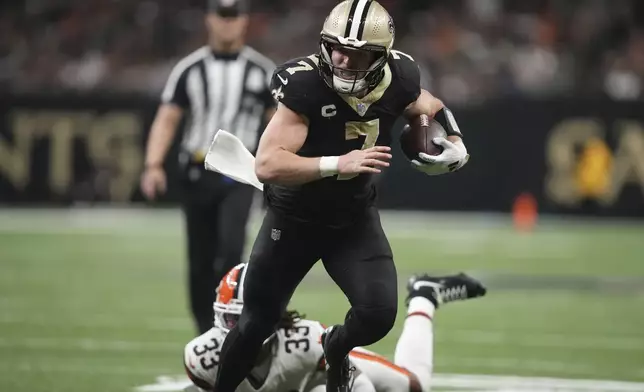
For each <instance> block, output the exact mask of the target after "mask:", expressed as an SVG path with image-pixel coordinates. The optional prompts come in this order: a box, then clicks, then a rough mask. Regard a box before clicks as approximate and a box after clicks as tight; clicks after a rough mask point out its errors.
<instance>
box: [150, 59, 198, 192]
mask: <svg viewBox="0 0 644 392" xmlns="http://www.w3.org/2000/svg"><path fill="white" fill-rule="evenodd" d="M185 71H186V70H185V69H183V70H179V69H176V68H175V70H173V72H172V73H171V74H170V77H169V78H168V82H167V83H166V86H165V88H164V90H163V94H162V103H161V105H160V106H159V110H158V111H157V114H156V116H155V118H154V122H153V123H152V128H151V129H150V135H149V137H148V143H147V148H146V153H145V169H144V171H143V175H142V177H141V191H142V192H143V195H144V196H145V197H146V198H147V199H150V200H153V199H155V198H156V196H157V195H158V194H162V193H164V192H165V191H166V187H167V178H166V174H165V171H164V170H163V162H164V161H165V156H166V154H167V153H168V150H169V149H170V145H171V144H172V141H173V140H174V137H175V135H176V133H177V128H178V126H179V122H180V121H181V117H182V116H183V112H184V110H185V109H186V108H187V107H188V106H189V104H190V103H189V99H188V94H187V91H186V86H185V84H186V75H187V73H186V72H185Z"/></svg>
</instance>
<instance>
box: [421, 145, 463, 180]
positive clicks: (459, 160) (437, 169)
mask: <svg viewBox="0 0 644 392" xmlns="http://www.w3.org/2000/svg"><path fill="white" fill-rule="evenodd" d="M433 142H434V143H435V144H438V145H439V146H441V147H443V152H442V153H441V154H440V155H435V156H434V155H428V154H425V153H423V152H421V153H419V154H418V158H419V159H418V160H416V159H414V160H412V161H411V163H412V165H413V167H414V168H416V169H417V170H420V171H422V172H423V173H425V174H427V175H430V176H438V175H441V174H445V173H450V172H453V171H456V170H458V169H460V168H462V167H463V166H465V164H466V163H467V161H468V160H469V159H470V154H468V153H467V149H466V148H465V144H463V142H462V141H458V142H456V143H454V142H451V141H449V140H447V139H445V138H444V137H436V138H434V139H433Z"/></svg>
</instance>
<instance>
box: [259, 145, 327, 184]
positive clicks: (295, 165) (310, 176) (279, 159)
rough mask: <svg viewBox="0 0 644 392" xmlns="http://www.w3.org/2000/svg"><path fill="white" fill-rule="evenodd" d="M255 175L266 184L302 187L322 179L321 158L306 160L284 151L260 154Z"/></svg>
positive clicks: (276, 150) (278, 150)
mask: <svg viewBox="0 0 644 392" xmlns="http://www.w3.org/2000/svg"><path fill="white" fill-rule="evenodd" d="M255 174H256V175H257V178H258V179H259V180H260V181H261V182H263V183H265V184H275V185H300V184H305V183H307V182H311V181H315V180H319V179H320V178H322V175H321V172H320V158H305V157H301V156H299V155H296V154H294V153H292V152H290V151H287V150H284V149H275V150H272V151H270V152H266V153H259V154H258V155H257V159H256V160H255Z"/></svg>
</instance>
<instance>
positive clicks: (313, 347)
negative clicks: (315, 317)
mask: <svg viewBox="0 0 644 392" xmlns="http://www.w3.org/2000/svg"><path fill="white" fill-rule="evenodd" d="M323 330H324V328H323V327H322V325H320V323H318V322H314V321H310V320H300V321H298V322H297V323H296V324H295V326H294V327H293V328H292V329H289V330H284V329H280V330H278V331H277V332H276V333H275V334H274V335H273V336H272V337H271V338H270V340H269V341H268V342H267V343H265V344H264V347H263V349H262V353H261V354H260V358H259V361H258V364H257V365H256V366H255V368H253V370H252V371H251V373H250V375H249V376H248V377H247V378H246V380H244V382H243V383H242V384H241V385H240V386H239V388H238V389H237V391H238V392H283V391H297V390H300V387H301V385H300V383H301V382H302V380H307V379H309V378H310V375H311V374H313V373H315V372H316V371H317V370H318V365H319V361H320V358H321V357H322V354H323V353H322V346H321V345H320V344H319V339H320V335H321V334H322V332H323ZM224 338H225V334H224V332H223V331H222V330H221V329H217V328H212V329H210V330H209V331H208V332H206V333H204V334H203V335H201V336H199V337H197V338H195V339H193V340H192V341H191V342H190V343H188V344H187V345H186V347H185V350H184V363H185V367H186V371H187V373H188V376H189V377H190V379H191V380H192V382H193V383H194V384H195V385H197V386H199V387H200V388H202V389H206V390H211V389H212V387H213V386H212V383H213V382H214V380H215V378H216V376H217V370H218V367H219V354H220V351H221V345H222V344H223V341H224Z"/></svg>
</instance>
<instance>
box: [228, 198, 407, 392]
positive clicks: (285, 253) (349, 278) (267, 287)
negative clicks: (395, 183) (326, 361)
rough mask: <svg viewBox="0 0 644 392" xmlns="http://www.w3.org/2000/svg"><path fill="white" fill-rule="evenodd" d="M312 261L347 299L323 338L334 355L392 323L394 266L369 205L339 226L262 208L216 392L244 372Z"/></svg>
mask: <svg viewBox="0 0 644 392" xmlns="http://www.w3.org/2000/svg"><path fill="white" fill-rule="evenodd" d="M318 259H322V261H323V263H324V267H325V269H326V271H327V272H328V274H329V275H330V276H331V278H332V279H333V280H334V281H335V283H336V284H337V285H338V286H339V287H340V288H341V289H342V291H343V292H344V294H345V295H346V296H347V298H348V299H349V302H350V303H351V309H350V310H349V312H348V313H347V315H346V319H345V323H344V325H343V326H341V327H340V328H339V332H338V333H337V334H334V335H332V336H334V341H332V342H330V343H329V345H332V346H333V349H332V350H329V352H331V351H332V352H333V355H334V356H335V357H336V358H335V360H339V359H341V358H344V356H345V355H346V354H348V353H349V351H350V350H351V349H353V348H354V347H356V346H366V345H370V344H372V343H375V342H377V341H379V340H380V339H382V338H383V337H384V336H385V335H386V334H387V333H388V332H389V330H390V329H391V328H392V327H393V325H394V321H395V319H396V310H397V303H398V298H397V280H396V269H395V266H394V263H393V258H392V252H391V248H390V246H389V242H388V240H387V238H386V236H385V234H384V232H383V230H382V226H381V224H380V217H379V214H378V211H377V210H376V209H375V208H370V209H368V210H367V211H366V212H365V215H364V217H363V218H362V219H361V220H359V221H358V222H357V223H355V224H354V225H353V226H349V227H346V228H342V229H331V228H326V227H319V226H315V225H310V224H302V223H295V222H293V221H289V220H287V219H285V218H283V217H282V216H280V215H278V214H277V213H275V212H273V211H271V210H270V209H269V211H268V212H267V214H266V217H265V218H264V222H263V224H262V227H261V229H260V231H259V233H258V235H257V239H256V240H255V244H254V246H253V251H252V254H251V257H250V262H249V266H248V272H247V275H246V279H245V282H244V308H243V312H242V315H241V317H240V320H239V323H238V324H237V326H236V327H235V328H234V329H233V330H231V332H230V333H229V334H228V336H227V337H226V340H225V342H224V345H223V347H222V352H221V362H220V368H219V374H218V379H217V383H216V384H215V390H216V391H217V392H233V391H234V390H235V388H236V387H237V385H239V383H241V382H242V381H243V379H244V378H245V377H246V376H247V374H248V372H250V370H251V368H252V367H253V364H254V362H255V359H256V358H257V355H258V353H259V351H260V349H261V347H262V344H263V342H264V340H265V339H266V338H268V337H269V336H270V335H271V334H272V333H273V332H274V328H275V326H276V324H277V322H278V320H279V319H280V316H281V315H282V313H283V312H284V310H285V309H286V306H287V305H288V302H289V300H290V299H291V296H292V294H293V292H294V291H295V289H296V287H297V286H298V284H299V283H300V282H301V280H302V279H303V278H304V276H305V275H306V274H307V272H308V271H309V270H310V269H311V267H312V266H313V265H314V264H315V262H316V261H317V260H318ZM321 300H323V299H321ZM330 360H331V359H330ZM336 363H337V362H336Z"/></svg>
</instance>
